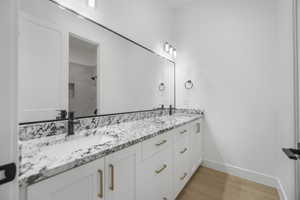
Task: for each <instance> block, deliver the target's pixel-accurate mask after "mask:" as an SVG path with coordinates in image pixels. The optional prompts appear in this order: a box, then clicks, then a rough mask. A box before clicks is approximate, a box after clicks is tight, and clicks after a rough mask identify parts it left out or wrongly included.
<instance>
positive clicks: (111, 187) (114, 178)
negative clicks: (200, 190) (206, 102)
mask: <svg viewBox="0 0 300 200" xmlns="http://www.w3.org/2000/svg"><path fill="white" fill-rule="evenodd" d="M202 135H203V132H202V121H201V120H197V121H194V122H191V123H189V124H186V125H184V126H181V127H179V128H175V129H173V130H171V131H169V132H166V133H163V134H161V135H159V136H155V137H153V138H151V139H148V140H145V141H143V142H141V143H139V144H136V145H133V146H131V147H128V148H125V149H123V150H120V151H118V152H115V153H112V154H109V155H108V156H106V157H104V158H101V159H98V160H96V161H93V162H91V163H88V164H86V165H83V166H80V167H78V168H75V169H72V170H69V171H67V172H64V173H62V174H59V175H57V176H54V177H52V178H49V179H46V180H44V181H41V182H39V183H36V184H33V185H31V186H29V187H28V188H27V189H26V191H25V193H24V195H23V196H22V198H21V200H40V199H43V200H67V199H72V200H174V199H175V198H176V197H177V196H178V194H179V193H180V192H181V191H182V189H183V188H184V186H185V185H186V183H187V182H188V181H189V179H190V177H191V176H192V175H193V174H194V173H195V171H196V170H197V168H198V167H199V166H200V164H201V162H202V158H203V157H202V146H203V145H202V141H203V139H202Z"/></svg>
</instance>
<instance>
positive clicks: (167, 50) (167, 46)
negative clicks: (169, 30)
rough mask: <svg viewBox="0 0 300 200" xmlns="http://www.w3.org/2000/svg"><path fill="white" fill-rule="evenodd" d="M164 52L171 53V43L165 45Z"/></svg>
mask: <svg viewBox="0 0 300 200" xmlns="http://www.w3.org/2000/svg"><path fill="white" fill-rule="evenodd" d="M164 50H165V52H169V51H170V45H169V43H167V42H166V43H165V45H164Z"/></svg>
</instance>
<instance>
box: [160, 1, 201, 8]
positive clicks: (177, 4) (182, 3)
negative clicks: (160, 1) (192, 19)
mask: <svg viewBox="0 0 300 200" xmlns="http://www.w3.org/2000/svg"><path fill="white" fill-rule="evenodd" d="M165 1H166V2H167V4H169V6H170V7H173V8H180V7H182V6H185V5H187V4H189V3H192V2H196V1H197V0H165Z"/></svg>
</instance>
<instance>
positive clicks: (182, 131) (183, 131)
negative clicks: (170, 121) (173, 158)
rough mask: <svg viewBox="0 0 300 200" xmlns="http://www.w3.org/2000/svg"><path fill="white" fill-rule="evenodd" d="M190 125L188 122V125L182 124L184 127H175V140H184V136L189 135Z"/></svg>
mask: <svg viewBox="0 0 300 200" xmlns="http://www.w3.org/2000/svg"><path fill="white" fill-rule="evenodd" d="M190 127H191V125H190V124H188V125H185V126H182V127H179V128H177V129H175V131H174V132H175V142H180V141H182V139H183V138H184V137H186V136H187V135H189V134H190Z"/></svg>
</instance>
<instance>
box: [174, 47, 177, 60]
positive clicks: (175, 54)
mask: <svg viewBox="0 0 300 200" xmlns="http://www.w3.org/2000/svg"><path fill="white" fill-rule="evenodd" d="M173 56H174V58H176V57H177V51H176V49H174V50H173Z"/></svg>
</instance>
